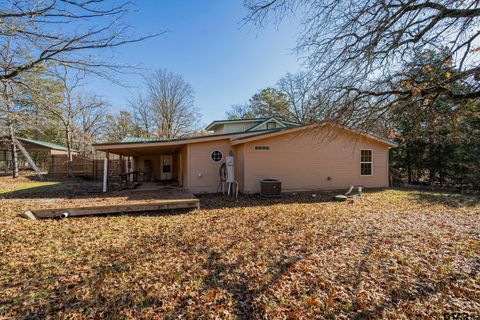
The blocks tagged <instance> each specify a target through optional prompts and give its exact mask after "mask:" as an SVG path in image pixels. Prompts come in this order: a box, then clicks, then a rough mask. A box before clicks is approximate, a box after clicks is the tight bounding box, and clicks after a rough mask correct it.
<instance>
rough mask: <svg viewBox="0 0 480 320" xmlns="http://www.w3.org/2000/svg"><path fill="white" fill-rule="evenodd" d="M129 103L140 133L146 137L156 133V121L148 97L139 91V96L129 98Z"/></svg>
mask: <svg viewBox="0 0 480 320" xmlns="http://www.w3.org/2000/svg"><path fill="white" fill-rule="evenodd" d="M128 104H129V105H130V108H131V109H132V112H133V121H134V123H135V125H136V126H137V128H138V130H139V135H140V136H142V137H146V138H148V137H151V136H152V135H154V132H153V129H154V126H155V122H154V118H153V110H152V106H151V104H150V103H149V101H148V97H147V96H145V95H143V94H141V93H138V94H137V96H135V97H134V98H131V99H129V100H128Z"/></svg>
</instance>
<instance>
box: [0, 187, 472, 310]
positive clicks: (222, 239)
mask: <svg viewBox="0 0 480 320" xmlns="http://www.w3.org/2000/svg"><path fill="white" fill-rule="evenodd" d="M87 189H88V187H86V185H85V184H84V183H82V184H80V185H78V183H76V182H71V183H67V184H65V183H64V184H47V185H44V184H41V183H36V182H31V181H29V180H28V179H27V180H25V178H24V179H23V180H21V181H19V182H15V183H12V181H11V180H10V179H8V178H0V279H1V281H0V318H2V316H3V317H5V318H29V319H33V318H47V317H51V318H95V319H99V318H111V319H119V318H147V319H151V318H154V319H156V318H159V319H164V318H166V319H176V318H184V319H211V318H218V319H250V318H254V319H264V318H267V319H287V318H288V319H312V318H323V317H325V318H354V317H356V318H390V319H402V318H403V319H407V318H413V317H420V318H422V317H424V318H430V317H442V316H443V314H444V313H448V312H466V313H469V314H471V315H476V316H480V204H479V203H480V200H479V199H478V198H475V197H465V196H460V195H446V194H435V193H420V192H407V191H393V190H387V191H381V192H372V193H368V194H366V195H364V196H363V197H361V200H360V201H358V202H356V203H334V202H330V201H327V200H328V199H329V196H327V195H324V196H318V197H317V198H312V197H311V196H310V194H298V195H289V196H286V197H285V198H284V199H282V200H264V199H258V198H256V197H253V196H250V197H246V196H245V197H241V198H240V199H238V200H232V199H228V198H225V197H222V196H202V197H200V199H201V203H202V209H201V210H199V211H196V212H185V211H183V212H177V213H172V212H168V213H164V214H150V215H147V214H145V215H135V216H134V215H130V216H129V215H116V216H101V217H85V218H71V219H65V220H43V221H31V220H27V219H23V218H20V217H18V216H17V214H18V213H20V212H23V211H24V210H25V209H27V208H29V207H32V206H35V205H36V204H38V203H39V201H45V199H48V198H50V199H51V200H50V201H54V202H55V203H56V204H57V203H58V205H61V204H62V203H68V201H72V198H73V199H75V198H77V197H80V198H81V197H85V191H86V190H87ZM92 197H93V198H94V197H95V195H92ZM68 198H70V199H68ZM52 199H53V200H52Z"/></svg>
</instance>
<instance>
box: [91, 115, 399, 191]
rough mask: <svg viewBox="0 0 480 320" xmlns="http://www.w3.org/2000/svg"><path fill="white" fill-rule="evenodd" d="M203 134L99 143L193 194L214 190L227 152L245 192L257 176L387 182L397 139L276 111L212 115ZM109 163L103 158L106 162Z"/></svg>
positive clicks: (345, 183)
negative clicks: (286, 117)
mask: <svg viewBox="0 0 480 320" xmlns="http://www.w3.org/2000/svg"><path fill="white" fill-rule="evenodd" d="M206 130H208V131H210V132H211V134H209V135H204V136H196V137H188V138H177V139H158V138H148V139H144V138H126V139H124V140H123V141H121V142H118V143H103V144H96V145H95V149H96V150H99V151H105V152H106V154H107V157H108V154H109V153H114V154H118V155H120V156H121V157H122V158H124V159H126V160H128V161H129V163H130V171H135V172H140V173H142V175H143V178H142V179H143V180H145V181H176V182H177V183H178V186H179V187H182V188H186V189H188V190H190V191H191V192H193V193H203V192H207V193H209V192H216V191H217V188H218V186H219V183H220V176H219V169H220V166H221V164H222V163H224V162H225V157H226V156H228V155H233V156H234V159H235V179H236V180H237V181H238V183H239V190H240V192H243V193H257V192H259V190H260V181H261V180H263V179H267V178H273V179H278V180H280V181H281V182H282V188H283V190H284V191H287V192H288V191H301V190H318V189H339V188H348V187H349V186H351V185H362V186H364V187H369V188H381V187H387V186H388V181H389V179H388V170H389V149H390V148H392V147H395V146H396V144H395V143H393V142H391V141H389V140H386V139H383V138H380V137H377V136H375V135H372V134H368V133H364V132H360V131H357V130H354V129H351V128H347V127H343V126H339V125H335V124H331V123H328V122H323V123H320V124H316V125H309V126H301V125H299V124H297V123H292V122H288V121H283V120H281V119H277V118H273V117H272V118H268V119H253V120H252V119H241V120H221V121H214V122H212V123H211V124H210V125H208V126H207V127H206ZM106 163H107V164H108V161H106Z"/></svg>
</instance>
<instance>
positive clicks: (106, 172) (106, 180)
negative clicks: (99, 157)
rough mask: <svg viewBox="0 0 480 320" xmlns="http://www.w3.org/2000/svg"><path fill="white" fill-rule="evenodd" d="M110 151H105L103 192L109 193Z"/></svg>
mask: <svg viewBox="0 0 480 320" xmlns="http://www.w3.org/2000/svg"><path fill="white" fill-rule="evenodd" d="M109 156H110V155H109V153H108V151H105V158H104V159H103V192H107V189H108V188H107V184H108V160H109V159H108V158H109Z"/></svg>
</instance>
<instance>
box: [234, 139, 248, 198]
mask: <svg viewBox="0 0 480 320" xmlns="http://www.w3.org/2000/svg"><path fill="white" fill-rule="evenodd" d="M234 156H235V180H237V182H238V190H239V191H240V192H243V190H244V186H245V171H246V166H245V147H244V145H243V144H240V145H237V146H235V147H234Z"/></svg>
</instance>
